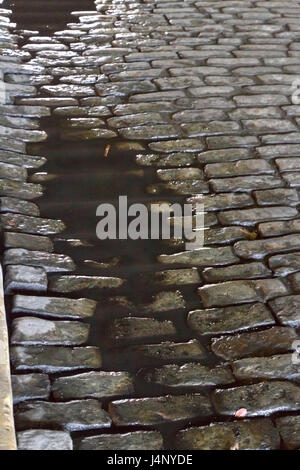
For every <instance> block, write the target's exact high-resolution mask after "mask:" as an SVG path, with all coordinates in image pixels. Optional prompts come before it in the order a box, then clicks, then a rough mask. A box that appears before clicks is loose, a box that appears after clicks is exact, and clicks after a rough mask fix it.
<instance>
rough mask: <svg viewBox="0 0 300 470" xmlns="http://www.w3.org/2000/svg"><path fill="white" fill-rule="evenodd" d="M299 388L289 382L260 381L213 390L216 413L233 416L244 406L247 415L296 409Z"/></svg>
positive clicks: (265, 414)
mask: <svg viewBox="0 0 300 470" xmlns="http://www.w3.org/2000/svg"><path fill="white" fill-rule="evenodd" d="M299 400H300V389H299V387H298V386H296V385H294V384H292V383H289V382H283V381H282V382H281V381H274V382H262V383H258V384H254V385H245V386H242V387H237V388H230V389H227V390H216V391H215V392H213V403H214V406H215V408H216V410H217V413H218V414H220V415H225V416H234V415H235V414H236V412H237V410H239V409H241V408H245V409H246V410H247V415H248V416H249V417H252V416H261V415H264V416H269V415H272V414H273V413H276V412H278V411H281V412H282V411H287V410H289V411H292V410H294V411H296V410H299V407H300V401H299Z"/></svg>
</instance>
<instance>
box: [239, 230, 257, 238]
mask: <svg viewBox="0 0 300 470" xmlns="http://www.w3.org/2000/svg"><path fill="white" fill-rule="evenodd" d="M241 232H244V233H246V235H248V237H249V238H250V240H256V239H257V233H256V232H250V231H249V230H246V229H245V228H241Z"/></svg>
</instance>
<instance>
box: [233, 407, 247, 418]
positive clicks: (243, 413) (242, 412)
mask: <svg viewBox="0 0 300 470" xmlns="http://www.w3.org/2000/svg"><path fill="white" fill-rule="evenodd" d="M247 414H248V411H247V410H246V408H241V409H240V410H238V411H237V412H236V413H235V417H236V418H245V417H246V416H247Z"/></svg>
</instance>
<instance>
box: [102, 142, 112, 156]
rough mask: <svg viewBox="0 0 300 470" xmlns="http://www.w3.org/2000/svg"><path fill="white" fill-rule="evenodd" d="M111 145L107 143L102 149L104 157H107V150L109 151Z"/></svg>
mask: <svg viewBox="0 0 300 470" xmlns="http://www.w3.org/2000/svg"><path fill="white" fill-rule="evenodd" d="M110 148H111V145H110V144H109V145H107V146H106V147H105V150H104V157H108V154H109V151H110Z"/></svg>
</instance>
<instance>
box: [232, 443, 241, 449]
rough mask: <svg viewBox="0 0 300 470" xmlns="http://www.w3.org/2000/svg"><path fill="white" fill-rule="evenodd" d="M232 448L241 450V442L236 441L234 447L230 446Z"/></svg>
mask: <svg viewBox="0 0 300 470" xmlns="http://www.w3.org/2000/svg"><path fill="white" fill-rule="evenodd" d="M230 450H240V446H239V443H238V442H236V443H235V444H233V446H232V447H230Z"/></svg>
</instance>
